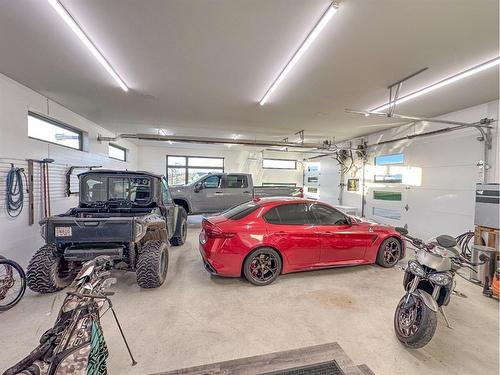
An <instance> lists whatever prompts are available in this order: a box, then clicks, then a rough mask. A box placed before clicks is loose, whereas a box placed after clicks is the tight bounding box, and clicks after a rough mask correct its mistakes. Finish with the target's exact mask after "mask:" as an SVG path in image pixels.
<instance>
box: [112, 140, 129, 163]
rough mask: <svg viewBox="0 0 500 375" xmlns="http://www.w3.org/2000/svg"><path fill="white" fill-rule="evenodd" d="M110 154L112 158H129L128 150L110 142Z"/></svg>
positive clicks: (122, 159) (124, 159)
mask: <svg viewBox="0 0 500 375" xmlns="http://www.w3.org/2000/svg"><path fill="white" fill-rule="evenodd" d="M108 156H109V157H110V158H111V159H116V160H121V161H126V160H127V150H126V149H125V148H123V147H120V146H117V145H114V144H112V143H110V144H109V145H108Z"/></svg>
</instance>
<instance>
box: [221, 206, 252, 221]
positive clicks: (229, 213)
mask: <svg viewBox="0 0 500 375" xmlns="http://www.w3.org/2000/svg"><path fill="white" fill-rule="evenodd" d="M259 207H260V206H259V205H258V204H257V203H255V202H253V201H250V202H245V203H243V204H240V205H239V206H235V207H233V208H230V209H229V210H226V211H224V212H223V213H222V215H223V216H225V217H227V218H228V219H231V220H239V219H243V218H244V217H245V216H248V215H250V214H251V213H252V212H254V211H255V210H256V209H258V208H259Z"/></svg>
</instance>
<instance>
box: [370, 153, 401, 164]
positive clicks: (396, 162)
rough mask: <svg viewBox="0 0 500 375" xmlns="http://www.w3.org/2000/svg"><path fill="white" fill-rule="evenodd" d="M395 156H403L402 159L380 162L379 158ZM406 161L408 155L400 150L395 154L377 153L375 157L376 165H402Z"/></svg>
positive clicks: (374, 162)
mask: <svg viewBox="0 0 500 375" xmlns="http://www.w3.org/2000/svg"><path fill="white" fill-rule="evenodd" d="M394 156H397V157H399V156H401V161H388V162H382V163H379V162H378V160H379V159H383V158H390V157H394ZM405 162H406V156H405V154H404V152H398V153H395V154H382V155H377V156H375V157H374V158H373V164H374V165H401V164H405Z"/></svg>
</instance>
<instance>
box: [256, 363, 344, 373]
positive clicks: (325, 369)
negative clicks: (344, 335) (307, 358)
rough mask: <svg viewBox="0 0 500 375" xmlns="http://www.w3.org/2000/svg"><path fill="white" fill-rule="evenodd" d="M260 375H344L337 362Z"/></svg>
mask: <svg viewBox="0 0 500 375" xmlns="http://www.w3.org/2000/svg"><path fill="white" fill-rule="evenodd" d="M262 375H345V374H344V371H342V369H341V368H340V367H339V365H338V364H337V362H335V361H328V362H322V363H315V364H313V365H307V366H300V367H294V368H290V369H286V370H279V371H273V372H268V373H265V374H262Z"/></svg>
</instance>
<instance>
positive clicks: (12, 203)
mask: <svg viewBox="0 0 500 375" xmlns="http://www.w3.org/2000/svg"><path fill="white" fill-rule="evenodd" d="M23 176H24V179H25V180H26V175H25V174H24V169H22V168H17V167H14V165H13V164H12V165H11V167H10V171H9V172H7V182H6V186H7V191H6V194H5V196H6V203H7V204H6V207H7V214H8V215H9V216H10V217H17V216H19V215H20V214H21V212H22V210H23V206H24V186H23ZM26 182H27V180H26Z"/></svg>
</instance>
